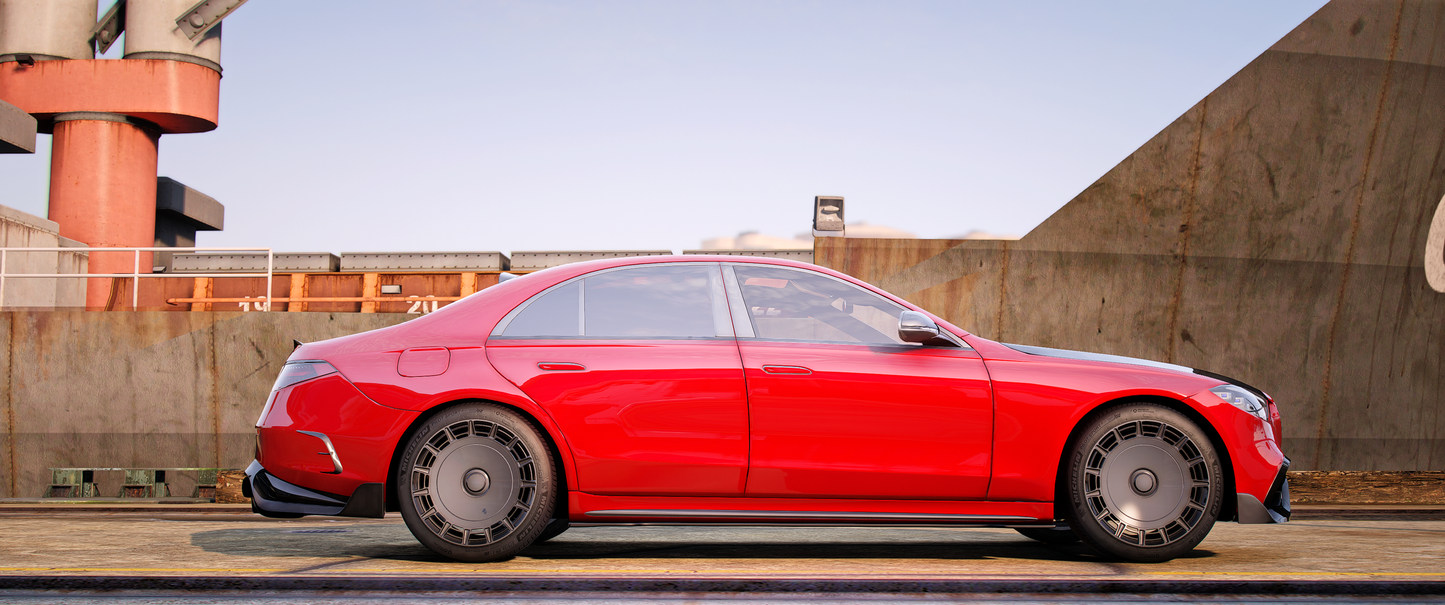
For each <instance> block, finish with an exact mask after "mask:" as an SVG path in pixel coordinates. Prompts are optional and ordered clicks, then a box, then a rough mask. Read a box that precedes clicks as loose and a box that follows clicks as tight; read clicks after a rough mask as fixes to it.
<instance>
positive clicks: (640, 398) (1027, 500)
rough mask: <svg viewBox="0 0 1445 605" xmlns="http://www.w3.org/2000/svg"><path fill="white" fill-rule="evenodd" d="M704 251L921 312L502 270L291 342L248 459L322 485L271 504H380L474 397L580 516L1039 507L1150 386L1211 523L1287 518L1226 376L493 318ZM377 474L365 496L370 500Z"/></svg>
mask: <svg viewBox="0 0 1445 605" xmlns="http://www.w3.org/2000/svg"><path fill="white" fill-rule="evenodd" d="M700 262H701V263H722V264H733V265H736V266H746V265H752V264H762V265H769V266H777V267H792V268H796V269H802V270H806V271H812V272H817V273H822V274H825V275H828V276H831V277H833V278H836V279H839V280H844V281H846V282H848V283H851V284H853V285H855V286H857V287H859V288H864V289H866V290H869V291H871V292H873V293H874V294H877V295H878V296H882V297H884V298H886V299H888V300H891V301H893V302H894V303H896V304H898V305H901V306H902V307H904V308H906V309H910V310H915V311H920V312H923V313H925V314H927V312H926V311H923V310H922V309H919V308H918V307H916V306H914V305H911V304H909V303H908V302H906V301H904V300H902V299H899V298H897V297H894V296H892V295H890V294H888V293H886V292H883V291H881V290H878V289H876V288H873V287H872V286H869V285H867V284H865V283H862V282H860V281H858V280H855V279H853V278H851V277H849V276H846V275H842V274H839V273H836V272H833V271H829V270H827V269H823V268H820V267H816V266H813V265H807V264H802V263H796V262H790V261H783V260H774V259H761V258H748V257H707V256H688V257H644V258H629V259H618V260H606V261H593V262H584V263H576V264H570V265H565V266H562V267H557V268H553V269H548V270H546V271H543V272H539V273H536V274H533V275H531V276H527V277H525V278H521V279H514V280H511V281H508V282H505V283H502V284H500V285H498V286H495V287H492V288H488V289H486V290H484V291H482V292H480V293H477V294H475V295H473V296H470V297H468V298H466V299H464V300H462V301H459V302H457V303H454V304H452V305H450V306H448V307H446V308H444V309H443V310H441V311H439V312H436V313H433V314H430V315H425V316H423V317H420V318H417V319H415V320H412V321H409V322H407V323H404V324H400V325H397V326H394V327H390V328H386V329H381V330H376V331H372V332H367V333H362V334H356V335H352V336H347V337H343V338H338V339H334V340H328V341H324V342H317V343H309V344H304V345H301V346H300V347H299V348H297V349H296V351H295V352H294V353H293V355H292V356H291V359H292V360H321V361H325V362H327V363H329V364H330V365H331V366H333V367H334V368H335V369H336V370H337V371H338V372H336V373H332V374H328V375H325V376H322V377H319V378H315V379H312V380H308V381H303V382H300V383H298V384H294V385H291V386H287V387H285V388H280V389H278V390H276V391H274V392H273V393H272V396H271V400H270V401H268V403H267V405H266V409H265V411H264V412H263V414H262V417H261V418H260V420H259V422H258V424H257V431H258V434H259V440H258V443H259V445H258V460H257V463H256V464H255V465H253V468H252V469H251V471H252V472H253V473H254V472H256V471H257V469H262V468H263V469H264V470H265V471H266V472H267V473H269V474H270V475H272V476H274V477H276V478H278V479H280V480H282V481H284V482H287V483H289V484H292V485H295V486H300V487H303V488H306V489H308V490H315V491H317V492H321V493H323V494H326V495H328V496H331V497H333V499H334V501H332V502H324V504H325V505H326V506H330V507H331V508H329V509H328V508H326V507H325V506H322V507H320V508H317V507H315V506H313V507H312V508H305V507H304V506H303V507H301V508H290V509H286V508H284V507H283V508H281V509H276V508H272V509H270V510H272V511H273V512H275V511H277V510H280V511H281V512H285V511H293V512H304V513H308V514H351V515H361V516H375V515H376V514H379V507H380V506H381V504H380V502H379V501H375V502H372V503H371V504H370V505H368V506H361V505H358V504H357V503H356V502H349V501H348V500H354V499H360V498H361V496H356V497H355V498H353V495H354V494H359V493H360V492H358V488H359V487H360V486H363V485H364V484H385V485H387V487H386V489H385V490H383V491H381V492H380V493H384V494H385V498H386V500H387V503H386V508H387V509H389V510H395V505H396V502H395V501H394V500H395V492H396V490H395V488H394V486H391V485H390V482H391V481H392V474H393V469H394V468H395V465H396V464H397V458H398V454H397V452H398V448H399V447H400V444H401V443H402V442H403V440H404V438H405V437H406V436H407V432H408V429H409V428H411V427H413V426H416V425H417V424H418V423H419V422H420V420H421V419H422V418H423V417H425V416H426V415H427V414H429V413H431V412H433V411H435V410H437V409H439V408H440V407H443V406H448V405H450V404H454V403H457V402H466V401H486V402H494V403H498V404H502V405H504V406H509V407H511V408H514V409H515V410H517V411H520V412H521V413H522V414H525V415H527V416H528V417H530V418H531V419H533V420H535V421H536V423H537V424H538V425H539V426H540V427H542V429H543V430H544V431H545V433H546V437H548V438H549V439H550V441H551V445H552V446H553V447H555V452H556V459H557V460H558V461H560V466H561V469H560V471H561V474H562V477H563V478H564V480H565V484H564V485H565V488H566V494H565V515H566V516H568V517H570V519H571V520H572V521H573V522H574V523H578V522H679V521H699V522H747V523H757V522H759V520H760V519H761V520H764V521H766V520H787V521H788V522H790V523H796V522H808V521H816V522H838V521H840V520H843V521H859V522H890V520H891V521H897V522H917V521H920V520H927V521H930V522H955V521H956V522H960V523H969V522H971V523H986V524H995V525H1000V524H1003V525H1009V524H1015V525H1028V524H1052V523H1053V522H1054V520H1055V519H1057V518H1060V515H1059V514H1058V513H1057V512H1056V511H1055V506H1054V501H1055V498H1056V493H1057V492H1056V481H1057V480H1058V478H1059V476H1060V471H1059V469H1060V464H1061V460H1062V458H1063V456H1064V453H1065V451H1066V446H1067V444H1068V443H1069V440H1070V437H1071V435H1073V434H1074V432H1075V431H1076V430H1077V429H1078V427H1079V426H1080V425H1081V423H1082V422H1084V421H1085V419H1086V418H1087V417H1088V416H1089V415H1090V413H1091V412H1094V411H1096V410H1099V409H1100V408H1101V406H1106V405H1108V404H1110V403H1112V402H1119V401H1121V400H1131V401H1138V400H1147V401H1153V402H1157V403H1161V404H1164V405H1166V406H1169V407H1173V408H1176V409H1178V410H1180V411H1182V412H1184V413H1186V414H1187V415H1188V416H1189V417H1191V418H1193V419H1194V420H1195V422H1196V423H1197V424H1199V425H1201V426H1202V427H1205V430H1206V431H1207V432H1209V433H1210V436H1211V438H1212V440H1213V441H1215V442H1216V443H1215V447H1216V449H1217V450H1218V451H1220V452H1221V453H1222V455H1223V456H1224V460H1223V466H1224V468H1225V473H1226V475H1227V477H1226V484H1225V485H1226V492H1225V504H1224V514H1223V515H1222V516H1221V519H1222V520H1230V519H1233V518H1235V516H1236V515H1239V516H1240V518H1241V520H1244V517H1245V516H1246V513H1248V514H1249V515H1253V516H1254V517H1258V516H1259V515H1260V514H1261V511H1260V510H1253V509H1252V510H1250V511H1243V510H1238V511H1237V510H1236V503H1237V502H1247V501H1248V500H1250V499H1252V500H1253V502H1255V503H1265V502H1269V501H1270V500H1271V497H1273V499H1274V500H1275V502H1271V503H1270V506H1271V508H1272V509H1273V510H1280V507H1284V509H1283V510H1282V511H1281V512H1283V513H1284V514H1285V515H1286V516H1287V514H1288V511H1287V506H1288V504H1287V503H1288V497H1287V495H1286V496H1285V497H1284V502H1283V503H1282V504H1281V503H1279V502H1278V500H1279V496H1278V494H1274V495H1273V496H1271V490H1274V491H1275V492H1278V491H1279V489H1280V487H1281V486H1282V481H1283V469H1284V468H1286V467H1287V464H1288V461H1287V459H1286V458H1285V456H1284V455H1283V453H1282V452H1281V451H1280V449H1279V445H1278V443H1279V440H1278V436H1279V433H1280V424H1279V416H1278V412H1277V411H1276V410H1275V407H1274V405H1273V402H1270V403H1269V412H1270V421H1269V422H1266V421H1263V420H1261V419H1260V418H1258V417H1256V416H1254V415H1251V414H1249V413H1246V412H1244V411H1242V410H1241V409H1239V408H1236V407H1234V406H1232V405H1230V404H1229V403H1226V402H1225V401H1223V400H1221V398H1220V397H1218V396H1215V395H1214V394H1212V393H1211V392H1210V391H1209V389H1210V388H1212V387H1217V386H1219V385H1222V384H1225V382H1226V381H1225V380H1221V379H1219V378H1214V377H1211V376H1207V375H1201V374H1197V373H1189V372H1186V371H1179V370H1178V369H1169V368H1164V367H1151V366H1145V365H1134V364H1129V363H1111V362H1107V361H1095V360H1087V359H1070V358H1065V357H1053V356H1044V355H1038V354H1030V353H1027V352H1023V351H1021V350H1018V349H1015V348H1012V347H1010V346H1005V345H1002V344H999V343H995V342H992V341H989V340H987V339H984V338H980V337H978V336H974V335H971V334H969V333H967V332H965V331H964V330H961V329H959V328H957V327H955V326H952V325H950V324H948V323H947V322H944V321H943V320H941V319H939V318H937V317H933V316H932V315H929V317H932V318H933V319H934V320H935V321H936V322H937V323H938V325H939V326H942V327H943V328H944V329H946V330H948V331H950V332H952V334H953V335H955V336H956V337H958V338H959V339H961V340H962V341H965V342H966V343H967V344H968V345H969V347H967V348H963V347H960V348H941V347H921V348H916V349H910V350H899V349H897V348H894V349H887V350H884V349H880V348H879V347H870V346H867V345H858V344H853V345H850V344H820V343H803V342H785V341H762V340H758V339H748V338H719V339H702V340H656V339H651V340H649V339H637V340H625V339H615V340H597V339H592V340H577V339H554V340H548V339H535V338H534V339H500V338H495V337H493V336H492V333H493V329H494V326H497V324H498V322H499V321H500V320H502V319H503V318H504V316H507V315H508V314H509V312H512V311H513V309H514V308H517V307H518V306H519V305H521V304H522V303H524V302H525V301H528V300H529V299H531V298H532V297H533V296H534V295H537V294H538V293H539V292H543V291H544V290H546V289H547V288H548V287H550V286H553V285H555V284H559V283H562V282H564V281H566V280H568V279H570V278H573V277H576V276H579V275H583V274H588V273H591V272H597V271H602V270H607V269H613V268H616V267H625V266H641V265H649V264H657V263H700ZM718 266H721V265H718ZM749 283H751V282H749ZM1266 399H1267V398H1266ZM298 431H308V433H301V432H298ZM311 433H319V434H322V435H325V436H326V437H327V438H328V439H329V445H328V444H325V443H323V442H322V441H321V440H320V438H318V437H316V436H315V435H313V434H311ZM328 447H329V448H331V449H332V450H334V453H335V456H334V457H333V456H330V455H328V454H329V453H331V452H330V451H328ZM333 458H334V459H336V460H337V462H336V463H335V464H333ZM374 492H375V490H374V491H373V492H368V493H367V494H366V498H369V499H372V500H376V499H377V498H380V495H379V494H377V493H374ZM1285 493H1286V494H1287V488H1286V490H1285ZM1236 494H1237V495H1238V497H1237V498H1236V496H1235V495H1236ZM1245 496H1248V498H1245ZM273 505H274V503H271V504H258V506H259V507H260V508H261V509H262V510H267V508H266V507H267V506H273ZM343 505H346V506H349V510H345V511H343V510H340V509H339V508H337V507H340V506H343ZM1238 506H1240V507H1243V506H1245V505H1244V504H1239V505H1238ZM1261 510H1262V509H1261ZM647 511H652V512H648V513H647V514H645V515H644V514H639V513H642V512H647ZM659 511H661V512H659ZM708 511H733V512H734V513H737V514H732V515H714V514H711V513H709V512H708ZM747 511H757V512H759V513H765V514H762V515H761V516H749V515H747V514H744V513H746V512H747ZM788 511H797V514H795V515H790V514H788ZM694 513H696V514H697V516H691V515H693V514H694ZM890 515H900V516H890ZM1254 517H1251V518H1254ZM1265 519H1266V520H1265V521H1259V520H1257V519H1255V520H1253V521H1251V522H1269V521H1268V518H1265ZM1274 520H1276V521H1279V520H1283V519H1281V518H1278V517H1276V518H1275V519H1274Z"/></svg>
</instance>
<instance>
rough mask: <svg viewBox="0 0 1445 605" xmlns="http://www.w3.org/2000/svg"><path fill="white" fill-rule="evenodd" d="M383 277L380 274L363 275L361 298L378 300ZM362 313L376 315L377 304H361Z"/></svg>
mask: <svg viewBox="0 0 1445 605" xmlns="http://www.w3.org/2000/svg"><path fill="white" fill-rule="evenodd" d="M380 283H381V275H380V274H379V273H363V274H362V276H361V297H362V298H376V297H377V296H378V295H379V294H381V292H380ZM361 312H362V313H375V312H376V303H374V302H363V303H361Z"/></svg>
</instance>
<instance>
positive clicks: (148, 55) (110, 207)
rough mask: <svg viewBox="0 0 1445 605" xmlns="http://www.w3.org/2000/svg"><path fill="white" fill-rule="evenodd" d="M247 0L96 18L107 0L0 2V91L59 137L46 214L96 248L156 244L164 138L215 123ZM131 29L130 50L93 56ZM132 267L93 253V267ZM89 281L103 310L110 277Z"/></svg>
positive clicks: (147, 8) (120, 0) (123, 1)
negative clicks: (225, 48) (228, 32)
mask: <svg viewBox="0 0 1445 605" xmlns="http://www.w3.org/2000/svg"><path fill="white" fill-rule="evenodd" d="M242 2H244V0H213V1H203V2H200V3H199V4H197V3H196V2H194V1H193V0H117V2H116V4H115V5H114V6H112V7H111V8H110V10H109V11H108V12H107V13H106V14H105V15H103V16H102V17H101V18H100V19H99V21H97V19H96V14H97V12H98V11H97V8H98V6H97V0H0V99H4V100H5V101H6V102H8V103H10V104H12V105H14V106H15V107H18V108H20V109H21V110H23V111H25V112H26V113H28V114H30V115H31V116H33V117H34V118H35V120H37V128H38V130H39V131H40V132H42V133H46V134H50V135H52V137H53V138H52V147H51V158H50V205H49V217H48V218H49V219H50V220H52V221H55V222H56V223H58V224H59V226H60V235H61V236H63V237H67V238H70V239H73V240H77V241H79V242H82V243H84V244H86V245H88V246H90V247H92V248H101V247H145V246H151V245H152V244H153V243H154V242H155V240H156V189H157V185H156V183H157V181H156V162H157V154H158V153H159V145H160V137H161V135H165V134H179V133H194V132H206V131H210V130H214V129H215V128H216V122H217V119H218V118H217V115H218V111H219V108H220V92H221V19H222V18H224V17H225V16H226V15H227V14H229V13H230V12H231V11H232V10H235V8H236V7H238V6H239V5H240V4H241V3H242ZM121 32H124V33H125V50H124V56H123V58H122V59H119V60H97V59H95V54H96V51H97V50H99V51H101V52H104V51H105V50H106V49H108V48H109V47H110V45H111V44H113V43H114V42H115V41H116V40H117V38H119V37H120V34H121ZM145 256H147V257H148V256H149V255H145ZM132 263H133V259H132V255H130V254H125V253H103V252H92V253H91V255H90V260H89V272H90V273H99V274H111V273H130V272H131V271H132ZM141 266H142V268H143V270H144V271H146V272H149V271H150V269H151V267H152V266H153V265H152V263H151V259H150V258H144V259H143V260H142V262H141ZM89 281H90V282H91V283H90V284H89V285H88V287H87V290H86V306H87V307H91V308H104V307H105V306H106V303H107V301H108V300H113V298H114V297H113V295H112V288H111V287H110V286H111V283H110V281H109V280H101V279H93V280H89Z"/></svg>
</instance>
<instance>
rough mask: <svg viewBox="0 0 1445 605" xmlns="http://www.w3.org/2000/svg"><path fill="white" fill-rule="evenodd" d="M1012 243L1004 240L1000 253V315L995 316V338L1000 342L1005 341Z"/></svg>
mask: <svg viewBox="0 0 1445 605" xmlns="http://www.w3.org/2000/svg"><path fill="white" fill-rule="evenodd" d="M1011 243H1013V242H1003V250H1002V251H1001V252H1000V254H999V256H1000V257H1001V258H1000V261H999V270H998V315H997V316H996V317H995V318H994V323H993V325H994V328H993V329H994V334H996V336H995V338H996V339H997V340H998V341H999V342H1002V341H1003V307H1004V302H1005V301H1006V300H1007V299H1008V261H1009V248H1010V246H1009V244H1011Z"/></svg>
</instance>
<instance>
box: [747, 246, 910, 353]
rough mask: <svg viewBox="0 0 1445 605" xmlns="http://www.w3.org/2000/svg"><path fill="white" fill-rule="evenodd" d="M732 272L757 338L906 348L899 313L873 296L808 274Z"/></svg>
mask: <svg viewBox="0 0 1445 605" xmlns="http://www.w3.org/2000/svg"><path fill="white" fill-rule="evenodd" d="M732 267H733V271H734V272H735V274H736V275H737V280H738V286H739V288H740V289H741V290H742V293H743V301H744V302H745V303H746V304H747V306H748V315H749V316H751V318H752V321H753V327H754V329H755V330H756V331H757V335H758V337H759V338H776V339H781V340H819V341H833V342H864V343H873V344H905V343H904V342H903V341H902V340H899V338H898V316H899V315H900V314H901V313H902V312H903V309H901V308H899V307H898V305H895V304H893V303H892V302H889V301H888V300H886V299H884V298H882V297H880V296H878V295H876V294H873V293H871V292H868V291H867V290H863V289H862V288H859V287H857V286H854V285H852V284H847V283H844V282H841V281H838V280H834V279H830V278H828V277H824V276H822V275H818V274H815V273H810V272H807V271H798V270H793V269H782V268H778V267H765V266H760V265H733V266H732Z"/></svg>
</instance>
